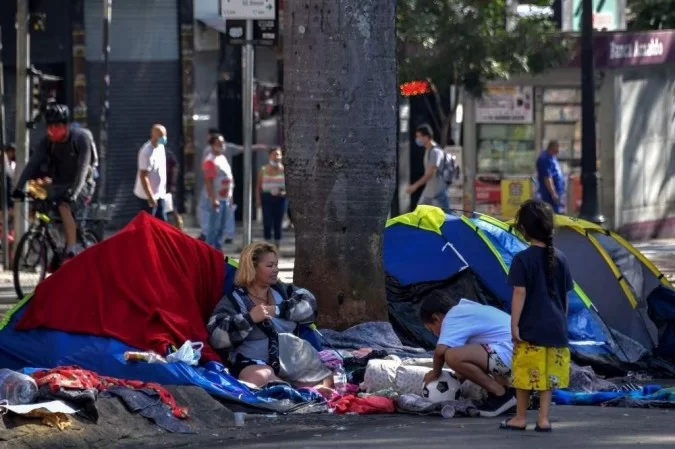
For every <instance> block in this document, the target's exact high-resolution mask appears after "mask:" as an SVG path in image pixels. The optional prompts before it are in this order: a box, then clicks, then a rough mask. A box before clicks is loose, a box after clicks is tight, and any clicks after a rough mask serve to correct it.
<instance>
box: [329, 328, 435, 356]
mask: <svg viewBox="0 0 675 449" xmlns="http://www.w3.org/2000/svg"><path fill="white" fill-rule="evenodd" d="M320 332H321V336H322V337H323V339H324V340H325V342H326V343H327V345H328V346H329V347H330V348H332V349H359V348H372V349H381V350H385V351H387V352H388V353H389V354H396V355H399V356H401V357H406V356H408V357H431V352H429V351H427V350H426V349H423V348H412V347H410V346H405V345H404V344H403V343H401V339H400V338H398V335H396V332H394V329H393V328H392V327H391V324H390V323H387V322H369V323H363V324H359V325H356V326H353V327H350V328H349V329H347V330H345V331H343V332H338V331H334V330H329V329H322V330H321V331H320Z"/></svg>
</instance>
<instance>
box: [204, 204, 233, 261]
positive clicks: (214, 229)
mask: <svg viewBox="0 0 675 449" xmlns="http://www.w3.org/2000/svg"><path fill="white" fill-rule="evenodd" d="M218 204H219V207H218V210H214V209H213V206H209V207H210V208H211V210H210V211H209V224H208V231H207V233H206V243H208V244H209V245H211V246H213V247H214V248H215V249H218V250H220V249H222V247H223V240H225V227H226V225H227V216H228V210H229V209H230V202H229V201H228V200H225V201H219V202H218Z"/></svg>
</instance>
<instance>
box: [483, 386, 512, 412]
mask: <svg viewBox="0 0 675 449" xmlns="http://www.w3.org/2000/svg"><path fill="white" fill-rule="evenodd" d="M515 406H516V393H515V391H514V390H513V389H512V388H507V389H506V393H505V394H504V395H503V396H495V395H493V394H492V393H490V394H488V397H487V399H485V400H484V401H483V402H481V403H480V404H479V405H478V407H477V408H478V412H479V413H480V416H481V417H483V418H494V417H495V416H500V415H503V414H504V413H506V412H508V411H509V410H511V409H512V408H513V407H515Z"/></svg>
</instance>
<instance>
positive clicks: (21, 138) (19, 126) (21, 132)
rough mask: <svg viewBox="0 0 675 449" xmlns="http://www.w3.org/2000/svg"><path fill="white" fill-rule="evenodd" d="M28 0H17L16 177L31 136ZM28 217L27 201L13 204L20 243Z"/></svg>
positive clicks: (19, 172) (15, 238)
mask: <svg viewBox="0 0 675 449" xmlns="http://www.w3.org/2000/svg"><path fill="white" fill-rule="evenodd" d="M28 3H29V0H17V1H16V22H15V26H16V111H15V114H16V120H15V128H14V139H15V141H16V171H15V177H18V176H20V174H21V173H22V172H23V170H24V168H26V164H27V163H28V155H29V154H28V150H29V149H30V140H29V139H30V138H29V135H28V121H29V120H31V118H30V117H28V114H29V110H30V106H29V103H30V96H29V92H30V86H29V84H30V77H29V76H28V70H29V67H30V34H29V29H28V20H29V18H30V11H29V7H28ZM27 218H28V204H27V203H26V202H25V201H24V202H19V201H17V202H15V203H14V241H15V242H18V241H19V239H20V238H21V236H22V235H23V234H24V233H25V232H26V225H27Z"/></svg>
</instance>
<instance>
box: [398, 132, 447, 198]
mask: <svg viewBox="0 0 675 449" xmlns="http://www.w3.org/2000/svg"><path fill="white" fill-rule="evenodd" d="M415 144H417V146H419V147H422V148H424V175H423V176H422V177H421V178H420V179H418V180H417V182H415V183H414V184H413V185H411V186H410V187H408V188H407V189H406V192H407V193H408V194H409V195H412V194H413V193H415V192H416V191H417V190H419V189H420V188H421V187H422V186H424V190H423V191H422V196H421V197H420V200H419V204H429V205H432V206H438V207H440V208H441V209H443V210H445V211H447V210H448V209H450V198H449V196H448V185H447V184H446V183H445V181H444V180H443V177H442V176H441V169H442V166H443V163H444V161H445V155H444V152H443V150H442V149H441V148H440V147H439V146H438V144H437V143H436V142H435V141H434V132H433V130H432V129H431V126H429V125H420V126H418V127H417V130H416V131H415Z"/></svg>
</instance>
